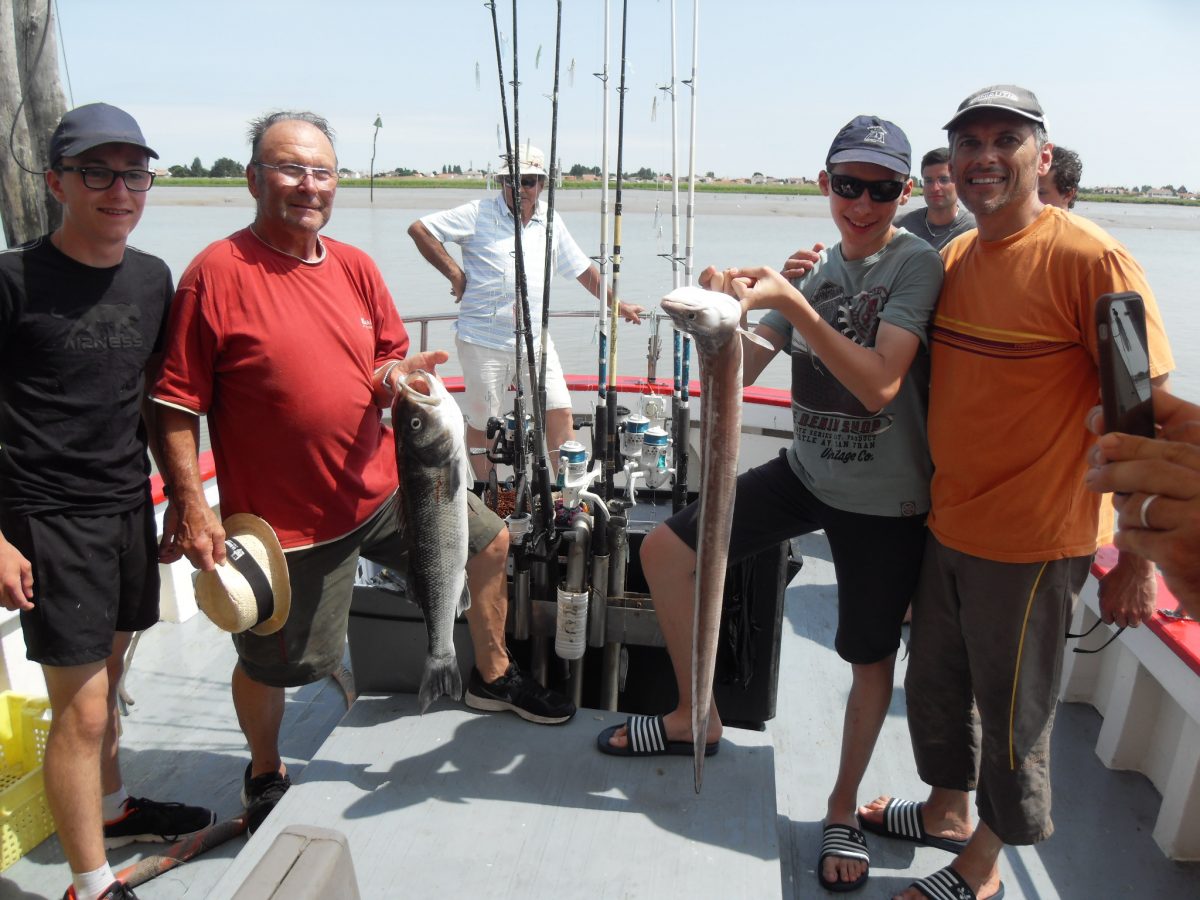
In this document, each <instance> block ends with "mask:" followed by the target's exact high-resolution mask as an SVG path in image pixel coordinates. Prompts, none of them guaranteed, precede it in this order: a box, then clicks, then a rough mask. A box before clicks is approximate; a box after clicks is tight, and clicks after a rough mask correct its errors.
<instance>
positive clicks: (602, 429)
mask: <svg viewBox="0 0 1200 900" xmlns="http://www.w3.org/2000/svg"><path fill="white" fill-rule="evenodd" d="M609 31H610V24H609V4H608V0H604V68H603V70H602V71H600V72H597V73H595V74H596V77H597V78H599V79H600V83H601V85H603V90H602V94H603V98H604V101H603V109H604V112H603V117H602V120H603V126H602V127H603V131H602V135H603V136H602V138H601V142H600V143H601V150H600V255H599V256H598V257H597V258H596V263H597V265H598V266H599V268H600V337H599V363H598V365H597V370H596V397H597V399H596V409H595V413H594V415H593V416H592V457H593V458H594V459H600V460H603V459H604V452H605V444H606V442H607V440H608V425H607V422H608V410H607V409H606V408H605V402H606V401H605V392H606V384H605V382H606V381H607V380H608V330H609V327H610V325H609V320H608V55H609V48H608V43H609Z"/></svg>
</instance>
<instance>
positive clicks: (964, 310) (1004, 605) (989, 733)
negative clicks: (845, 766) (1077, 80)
mask: <svg viewBox="0 0 1200 900" xmlns="http://www.w3.org/2000/svg"><path fill="white" fill-rule="evenodd" d="M946 129H947V130H948V132H949V137H950V169H951V174H952V175H953V176H954V182H955V185H956V187H957V189H958V195H959V197H961V198H962V200H963V202H964V203H965V204H966V206H967V208H968V209H970V210H971V212H973V213H974V214H975V219H976V222H977V225H978V230H977V231H976V232H974V233H970V234H967V235H965V236H963V237H962V238H960V239H959V240H956V241H954V242H952V243H951V244H950V245H948V246H947V247H946V249H945V250H944V251H943V252H942V259H943V261H944V263H945V266H946V275H945V281H944V282H943V284H942V292H941V296H940V298H939V300H938V309H937V314H936V317H935V319H934V324H933V331H932V372H931V378H930V387H929V444H930V451H931V453H932V456H933V465H934V474H933V481H932V483H931V488H930V490H931V509H930V514H929V523H928V524H929V531H930V537H929V540H928V543H927V545H926V548H925V557H924V561H923V564H922V570H921V578H920V581H919V583H918V586H917V591H916V594H915V598H914V601H913V627H912V641H911V644H910V650H911V655H910V660H909V664H908V672H907V676H906V678H905V695H906V697H907V700H908V722H909V730H910V732H911V735H912V741H913V751H914V755H915V757H916V762H917V770H918V772H919V774H920V776H921V779H922V780H923V781H924V782H926V783H927V784H929V785H930V786H931V792H930V795H929V798H928V800H926V801H925V802H924V803H917V802H913V801H907V800H897V799H894V798H889V797H880V798H878V799H877V800H875V801H873V802H872V803H870V804H868V805H867V806H864V807H860V809H859V816H860V818H861V819H862V822H863V827H864V828H865V829H867V830H868V831H872V832H875V833H878V834H885V835H888V836H891V837H896V838H901V839H904V840H909V841H915V842H918V843H922V844H927V845H929V846H934V847H938V848H941V849H944V850H948V851H950V852H953V853H955V854H956V858H955V860H954V861H953V862H952V863H951V864H950V865H949V866H947V867H945V868H943V869H941V870H939V871H938V872H935V873H934V874H933V875H930V876H928V877H926V878H922V879H920V880H919V881H917V882H915V883H914V884H913V885H911V886H910V887H909V888H908V889H907V890H906V891H904V892H903V893H902V894H901V895H900V896H902V897H904V898H905V900H918V898H920V897H933V898H972V897H978V898H981V900H983V898H988V897H998V896H1000V895H1001V894H1002V893H1003V890H1004V887H1003V885H1002V883H1001V880H1000V870H999V867H998V860H999V857H1000V852H1001V850H1003V848H1004V846H1005V845H1006V844H1034V843H1037V842H1039V841H1042V840H1045V839H1046V838H1047V837H1049V836H1050V834H1051V833H1052V832H1053V829H1054V826H1053V823H1052V822H1051V820H1050V771H1049V765H1050V732H1051V728H1052V726H1053V722H1054V712H1055V707H1056V703H1057V697H1058V674H1059V672H1060V670H1061V666H1062V654H1063V643H1064V642H1063V635H1064V634H1065V633H1066V630H1067V623H1068V622H1069V620H1070V614H1071V610H1072V609H1073V607H1074V603H1075V600H1076V599H1077V597H1078V594H1079V590H1080V588H1081V587H1082V585H1083V582H1084V580H1085V579H1086V578H1087V575H1088V571H1089V569H1090V566H1091V561H1092V555H1093V554H1094V552H1095V550H1096V548H1097V546H1098V544H1099V543H1102V542H1107V541H1108V540H1109V537H1110V535H1111V513H1110V515H1109V516H1108V517H1107V518H1108V519H1109V521H1105V520H1103V519H1102V517H1101V510H1100V499H1099V497H1097V496H1096V495H1094V494H1092V495H1089V494H1088V491H1087V488H1086V486H1085V484H1084V475H1085V473H1086V472H1087V457H1088V452H1089V450H1090V449H1091V439H1090V435H1089V433H1088V431H1087V429H1086V428H1085V427H1084V424H1083V423H1084V416H1085V414H1086V412H1087V411H1088V410H1089V409H1091V407H1092V406H1093V405H1094V404H1095V402H1096V397H1097V396H1098V395H1099V378H1098V374H1097V361H1098V358H1099V357H1098V353H1097V344H1096V332H1095V328H1094V326H1093V325H1092V323H1093V322H1094V321H1095V306H1096V302H1097V299H1098V298H1099V297H1100V296H1101V295H1103V294H1106V293H1109V292H1120V291H1129V290H1132V291H1137V292H1138V293H1140V294H1141V295H1142V297H1143V298H1145V301H1146V311H1147V324H1148V326H1149V329H1148V330H1149V336H1150V357H1151V367H1150V371H1151V375H1153V376H1155V377H1156V379H1157V380H1159V381H1162V380H1165V378H1166V373H1167V372H1168V371H1169V370H1170V369H1171V368H1172V366H1173V361H1172V359H1171V353H1170V349H1169V348H1168V346H1167V342H1166V336H1165V334H1164V332H1163V328H1162V321H1161V318H1160V317H1159V315H1158V308H1157V306H1156V304H1155V302H1154V295H1153V294H1152V293H1151V291H1150V287H1149V285H1148V284H1147V283H1146V278H1145V275H1144V273H1143V272H1142V269H1141V266H1139V265H1138V263H1137V261H1136V260H1134V259H1133V257H1132V256H1130V255H1129V252H1128V251H1127V250H1126V249H1125V248H1124V247H1122V246H1121V245H1120V244H1119V243H1118V242H1117V241H1115V240H1114V239H1113V238H1112V237H1110V236H1109V235H1108V234H1106V233H1105V232H1104V231H1102V230H1101V229H1100V228H1097V227H1096V226H1095V225H1093V224H1092V223H1090V222H1088V221H1087V220H1086V219H1081V218H1079V217H1077V216H1071V215H1068V214H1067V213H1065V212H1063V211H1062V210H1060V209H1057V208H1055V207H1051V206H1043V204H1042V202H1041V201H1040V200H1039V199H1038V193H1037V189H1038V177H1039V176H1041V175H1044V174H1045V173H1046V171H1047V170H1048V169H1049V168H1050V160H1051V151H1052V149H1053V148H1052V145H1051V144H1050V143H1048V141H1047V140H1046V131H1045V119H1044V116H1043V113H1042V108H1041V105H1040V104H1039V103H1038V100H1037V98H1036V97H1035V96H1034V95H1033V94H1032V93H1031V92H1030V91H1028V90H1026V89H1024V88H1020V87H1016V86H1014V85H997V86H994V87H989V88H984V89H983V90H981V91H977V92H976V93H974V94H972V95H971V96H970V97H968V98H967V99H966V100H964V101H963V103H962V104H961V105H960V106H959V108H958V111H957V112H956V113H955V115H954V117H953V118H951V120H950V121H949V122H948V123H947V124H946ZM1154 584H1155V582H1154V571H1153V567H1152V566H1151V564H1150V563H1148V562H1147V561H1146V560H1144V559H1141V558H1139V557H1137V556H1134V555H1132V554H1130V553H1122V554H1121V555H1120V557H1119V558H1118V561H1117V564H1116V566H1115V567H1114V568H1113V569H1112V570H1111V571H1110V572H1109V574H1108V575H1107V576H1105V578H1104V579H1103V580H1102V581H1101V583H1100V609H1101V614H1102V618H1103V620H1104V621H1105V622H1109V623H1113V622H1115V623H1116V624H1117V625H1118V626H1121V627H1126V626H1128V627H1137V626H1138V625H1140V624H1141V623H1142V622H1144V621H1146V620H1147V619H1148V618H1149V617H1150V616H1151V615H1152V614H1153V612H1154ZM973 706H977V708H978V725H979V726H980V728H981V732H979V733H981V739H980V738H979V737H977V736H976V735H977V730H976V727H975V724H976V723H975V720H974V716H973ZM977 759H978V763H977V762H976V760H977ZM976 789H977V796H976V805H977V808H978V812H979V824H978V826H977V827H975V828H974V830H973V831H972V826H971V815H970V805H969V799H968V793H967V792H968V791H971V790H976Z"/></svg>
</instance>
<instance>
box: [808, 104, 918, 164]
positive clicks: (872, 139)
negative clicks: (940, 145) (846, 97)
mask: <svg viewBox="0 0 1200 900" xmlns="http://www.w3.org/2000/svg"><path fill="white" fill-rule="evenodd" d="M844 162H863V163H874V164H875V165H877V166H883V167H884V168H885V169H891V170H892V171H893V172H896V173H897V174H899V175H903V176H904V177H906V178H907V177H908V173H909V172H911V171H912V148H911V147H910V146H909V144H908V138H907V137H906V136H905V134H904V132H903V131H902V130H901V129H900V126H899V125H896V124H895V123H894V122H889V121H888V120H887V119H881V118H879V117H878V116H855V117H854V118H853V119H851V120H850V121H849V122H847V123H846V125H845V126H844V127H843V128H842V130H841V131H839V132H838V133H837V137H835V138H834V139H833V144H831V145H830V147H829V155H828V156H827V157H826V159H825V165H826V166H827V167H828V166H832V165H833V164H834V163H844Z"/></svg>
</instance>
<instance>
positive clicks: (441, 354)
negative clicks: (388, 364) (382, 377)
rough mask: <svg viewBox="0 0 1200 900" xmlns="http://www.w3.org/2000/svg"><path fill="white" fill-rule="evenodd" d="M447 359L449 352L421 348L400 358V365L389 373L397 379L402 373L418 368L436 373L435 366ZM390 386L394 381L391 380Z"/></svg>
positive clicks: (405, 373) (414, 370)
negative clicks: (417, 351) (421, 349)
mask: <svg viewBox="0 0 1200 900" xmlns="http://www.w3.org/2000/svg"><path fill="white" fill-rule="evenodd" d="M448 359H450V354H449V353H447V352H446V351H445V350H423V351H421V352H420V353H411V354H409V355H408V356H406V357H405V358H404V359H402V360H400V365H398V366H396V368H395V370H394V374H393V373H390V375H391V377H393V378H396V379H399V378H400V377H401V376H402V375H407V374H408V373H409V372H416V371H418V370H422V371H425V372H429V373H430V374H432V375H436V374H437V369H436V367H437V366H440V365H441V364H442V363H444V362H446V361H447V360H448ZM392 386H393V387H395V382H393V384H392Z"/></svg>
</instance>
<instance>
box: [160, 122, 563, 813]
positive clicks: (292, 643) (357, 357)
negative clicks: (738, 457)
mask: <svg viewBox="0 0 1200 900" xmlns="http://www.w3.org/2000/svg"><path fill="white" fill-rule="evenodd" d="M246 180H247V184H248V187H249V189H250V193H251V194H252V195H253V196H254V197H255V199H256V200H257V207H258V208H257V214H256V216H255V219H254V222H253V223H252V224H251V225H250V226H249V227H248V228H246V229H243V230H242V231H239V232H237V233H235V234H233V235H231V236H230V237H228V238H226V239H224V240H220V241H217V242H216V243H214V244H212V245H211V246H209V247H208V248H206V249H205V250H204V251H202V252H201V253H200V255H199V256H197V257H196V259H195V260H194V261H193V262H192V264H191V265H190V266H189V267H188V270H187V271H186V272H185V273H184V275H183V278H182V279H181V281H180V285H179V290H178V292H177V294H176V299H175V303H174V305H173V306H172V314H171V319H170V322H169V325H168V335H167V346H166V351H165V355H164V361H163V368H162V374H161V377H160V378H159V381H158V384H157V386H156V388H155V391H154V399H155V400H156V401H157V403H158V409H159V422H160V425H161V428H162V434H163V444H164V448H165V450H166V466H165V474H166V482H167V484H168V485H169V486H170V488H171V491H172V497H173V499H174V501H175V502H174V504H173V506H172V508H173V509H174V510H176V511H177V515H174V516H170V517H168V519H167V521H166V522H165V523H164V528H163V535H164V541H165V542H168V543H174V544H176V545H177V546H178V547H180V548H181V549H182V552H183V553H184V554H186V556H187V557H188V559H189V560H191V562H192V564H193V565H195V566H197V567H198V568H201V569H206V570H212V569H213V568H214V567H215V566H216V564H217V563H219V562H222V561H223V560H224V558H225V546H224V539H225V532H224V529H223V528H222V527H221V523H220V521H218V519H217V518H216V516H215V515H214V514H213V512H212V510H211V509H210V508H209V506H208V504H207V502H206V501H205V499H204V494H203V490H202V487H201V483H200V478H199V475H198V472H197V465H196V458H197V449H198V443H197V440H198V421H199V416H200V415H206V416H207V417H208V426H209V432H210V434H211V436H212V446H213V455H214V457H215V460H216V467H217V480H218V483H219V484H220V487H221V512H222V514H223V515H226V516H228V515H230V514H232V513H239V512H244V513H253V514H254V515H257V516H260V517H261V518H263V519H265V520H266V521H267V522H269V523H270V524H271V526H272V527H273V528H274V529H275V531H276V533H277V534H278V535H279V539H280V542H281V544H282V545H283V547H284V549H285V550H287V551H288V554H287V557H288V572H289V577H290V581H291V588H292V601H291V611H290V613H289V615H288V619H287V622H286V623H285V625H284V627H283V628H282V630H280V631H279V632H277V633H275V634H272V635H269V636H261V635H257V634H254V633H253V632H251V631H245V632H242V633H240V634H235V635H234V645H235V646H236V648H237V651H238V664H237V667H236V668H235V669H234V673H233V699H234V705H235V707H236V708H237V713H238V721H239V723H240V724H241V726H242V730H243V732H244V733H245V735H246V739H247V741H248V743H249V745H250V757H251V758H250V764H249V765H248V766H247V768H246V774H245V778H244V783H243V790H242V802H243V803H244V804H245V805H246V809H247V815H248V821H249V826H250V829H251V830H254V829H256V828H257V827H258V826H259V824H261V822H262V820H263V819H264V818H265V817H266V815H267V814H268V813H269V812H270V810H271V809H272V808H273V807H274V805H275V803H276V802H278V800H279V798H280V797H282V795H283V793H284V792H285V791H286V790H287V788H288V787H289V785H290V782H289V780H288V776H287V772H286V768H285V767H284V765H283V762H282V760H281V759H280V757H279V746H278V743H279V730H280V725H281V723H282V718H283V696H284V693H283V692H284V688H285V687H290V686H294V685H301V684H307V683H310V682H312V681H316V680H318V679H320V678H323V677H325V676H326V675H328V674H329V673H331V672H332V671H334V670H335V669H336V667H337V666H339V665H340V664H341V661H342V654H343V650H344V646H345V638H346V624H347V619H348V616H349V608H350V600H351V596H352V594H353V582H354V574H355V569H356V567H357V562H358V559H359V556H360V555H361V556H364V557H366V558H368V559H372V560H375V561H378V562H381V563H384V564H386V565H403V563H404V558H405V556H406V553H407V539H406V536H405V532H404V530H403V528H402V527H401V524H400V521H401V518H402V516H401V513H400V508H401V507H400V498H399V494H398V493H397V484H396V458H395V444H394V439H393V435H392V432H391V430H390V429H388V428H386V427H384V425H383V424H382V421H381V416H380V413H381V410H382V409H383V408H384V407H387V406H389V405H390V404H391V401H392V395H393V394H394V392H395V389H396V382H397V379H398V378H399V377H400V376H401V375H402V374H404V373H407V372H409V371H411V370H414V369H425V370H429V371H432V370H433V368H434V366H435V365H437V364H438V363H441V362H445V361H446V359H447V354H446V352H445V351H443V350H435V351H430V352H426V353H417V354H413V355H408V349H409V343H408V334H407V332H406V331H405V329H404V325H403V323H402V322H401V321H400V317H399V314H398V313H397V312H396V308H395V305H394V303H393V302H392V298H391V295H390V294H389V293H388V290H387V287H386V286H385V285H384V283H383V279H382V276H381V275H380V273H379V270H378V269H377V268H376V266H375V264H374V263H373V262H372V261H371V260H370V258H369V257H367V256H366V254H364V253H362V252H361V251H359V250H357V249H355V248H354V247H351V246H349V245H346V244H342V243H341V242H339V241H334V240H331V239H329V238H322V237H320V236H319V232H320V231H321V229H322V228H323V227H324V226H325V224H326V223H327V222H328V221H329V217H330V214H331V213H332V209H333V199H334V194H335V193H336V191H337V157H336V155H335V153H334V150H333V143H332V140H331V132H330V130H329V126H328V124H327V123H326V122H325V120H324V119H322V118H321V117H319V116H315V115H313V114H312V113H296V112H284V113H274V114H272V115H270V116H266V117H263V118H262V119H259V120H257V121H255V122H254V123H253V124H252V128H251V162H250V164H249V165H248V166H247V167H246ZM469 500H470V503H471V508H470V514H469V516H468V530H469V536H468V538H469V541H468V542H469V553H470V558H469V560H468V562H467V578H468V583H469V585H470V588H471V594H472V598H473V602H472V604H471V607H470V610H469V611H468V613H467V619H468V624H469V627H470V630H471V636H472V640H473V644H474V648H475V657H476V669H475V671H473V672H472V674H471V680H470V687H469V691H468V693H469V696H470V697H472V705H476V706H479V704H480V703H483V704H486V705H484V706H482V708H486V709H491V710H501V709H504V710H511V711H512V712H515V713H517V714H518V715H520V716H521V717H522V718H525V719H528V720H530V721H534V722H541V723H546V724H555V723H560V722H565V721H566V720H567V719H569V718H570V717H571V716H572V715H574V713H575V707H574V704H572V703H571V702H570V701H569V700H567V699H565V698H563V697H561V696H559V695H557V694H555V693H553V692H551V691H548V690H546V689H545V688H543V687H541V686H540V685H538V684H537V683H536V682H535V681H534V680H533V679H532V678H530V677H528V676H527V675H525V674H523V673H522V672H521V671H520V670H519V669H518V668H517V667H516V665H515V664H513V663H511V662H510V660H509V657H508V654H507V651H506V649H505V642H504V621H505V613H506V610H507V586H506V580H505V562H506V559H507V555H508V533H507V531H506V530H505V528H504V523H503V522H502V521H501V520H500V519H499V518H498V517H497V516H496V515H495V514H494V513H492V512H491V511H490V510H488V509H487V508H486V507H484V506H483V504H482V502H481V501H479V500H478V498H476V497H475V496H474V495H470V497H469ZM480 698H482V699H480Z"/></svg>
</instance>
